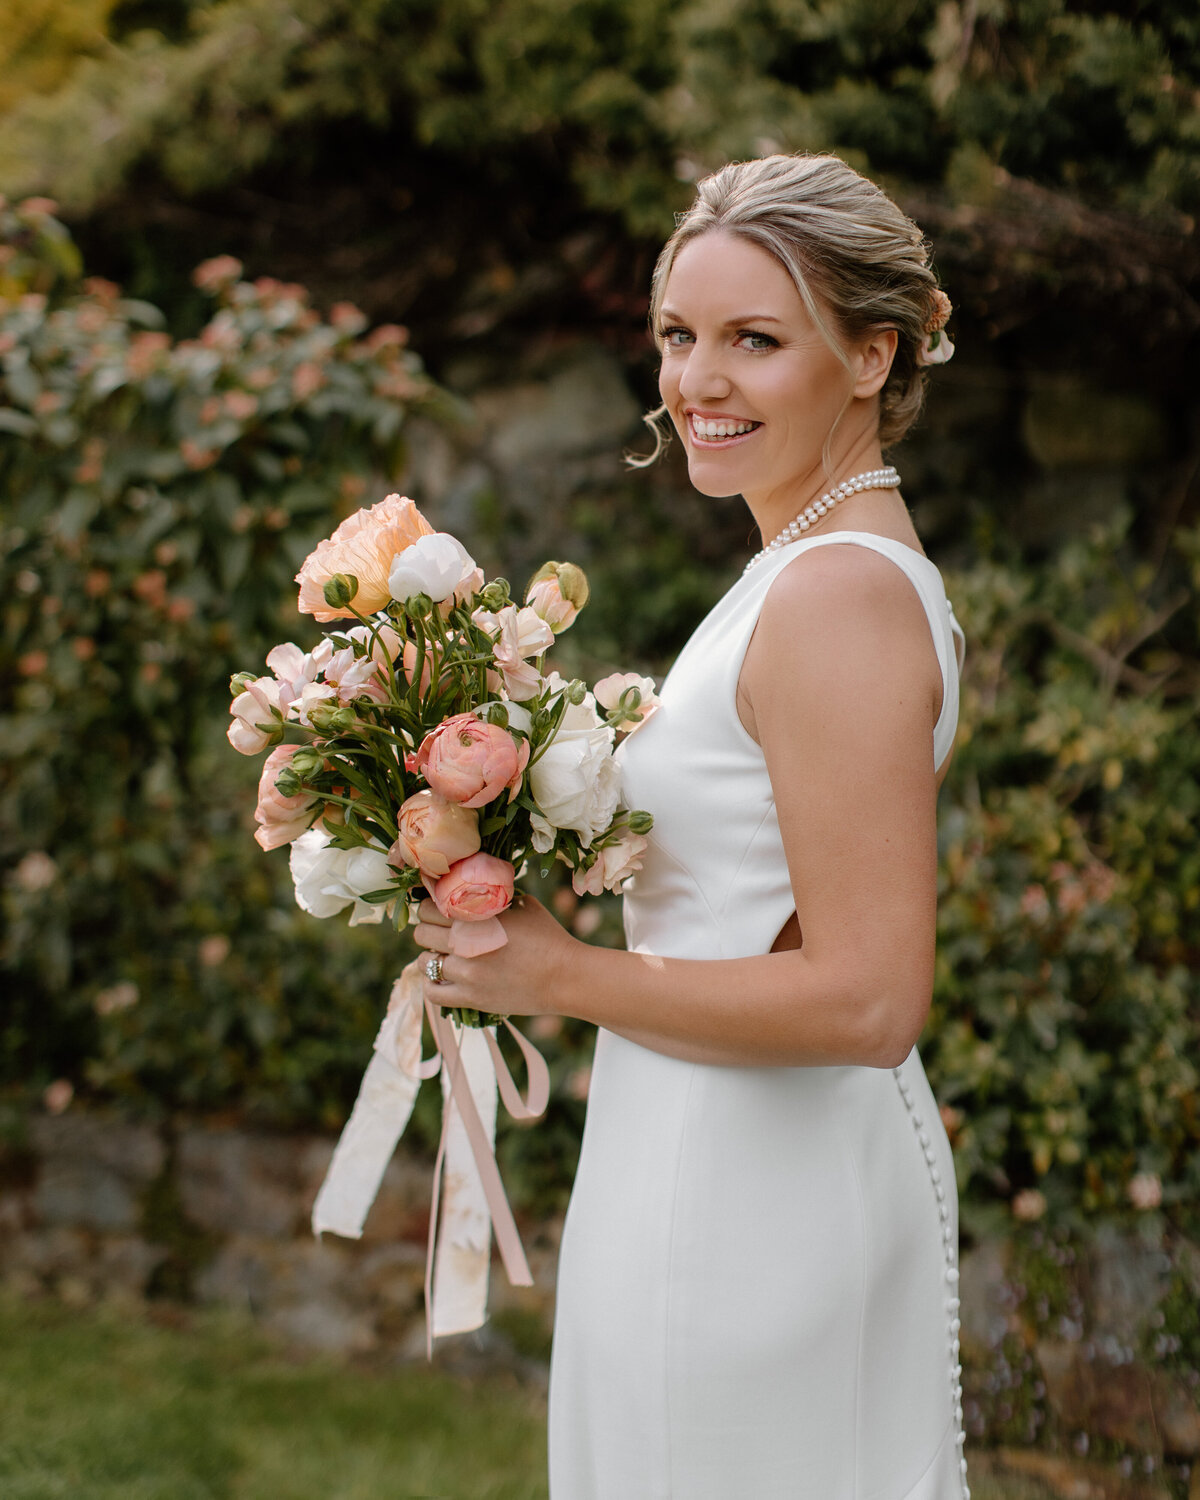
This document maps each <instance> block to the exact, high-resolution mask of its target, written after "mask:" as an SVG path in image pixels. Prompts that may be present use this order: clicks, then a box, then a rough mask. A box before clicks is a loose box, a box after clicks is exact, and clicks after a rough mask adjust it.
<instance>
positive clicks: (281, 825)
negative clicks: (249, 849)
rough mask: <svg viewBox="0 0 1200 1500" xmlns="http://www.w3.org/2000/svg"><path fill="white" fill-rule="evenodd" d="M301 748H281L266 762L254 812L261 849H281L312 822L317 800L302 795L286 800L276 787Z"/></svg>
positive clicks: (273, 752)
mask: <svg viewBox="0 0 1200 1500" xmlns="http://www.w3.org/2000/svg"><path fill="white" fill-rule="evenodd" d="M299 748H300V747H299V746H298V745H278V746H276V748H275V749H274V750H272V751H271V753H270V755H268V756H267V758H266V760H265V761H264V762H263V768H262V775H261V776H260V777H259V779H258V806H257V807H256V808H255V809H254V821H255V822H256V823H257V824H258V827H257V828H256V829H255V832H254V842H255V843H256V844H257V845H258V846H259V848H260V849H278V848H280V847H281V846H282V845H283V844H290V843H291V842H292V840H293V839H297V838H299V837H300V835H301V834H302V833H303V832H304V831H305V829H306V828H307V827H308V825H309V824H310V823H311V822H312V810H313V808H314V807H315V806H316V802H317V799H316V798H315V797H310V796H308V795H307V794H306V793H304V792H301V793H299V794H298V795H297V796H295V797H285V796H284V795H283V793H282V792H281V791H280V790H279V789H278V788H277V787H276V785H275V782H276V781H277V780H278V778H279V774H280V772H281V771H283V770H284V769H285V768H286V767H287V766H289V765H291V762H292V756H293V755H295V753H296V751H297V750H298V749H299Z"/></svg>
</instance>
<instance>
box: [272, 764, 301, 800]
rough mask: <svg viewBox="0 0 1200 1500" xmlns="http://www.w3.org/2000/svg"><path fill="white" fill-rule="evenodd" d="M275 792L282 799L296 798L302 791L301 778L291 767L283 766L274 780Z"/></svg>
mask: <svg viewBox="0 0 1200 1500" xmlns="http://www.w3.org/2000/svg"><path fill="white" fill-rule="evenodd" d="M275 790H276V791H277V792H278V793H279V794H280V796H282V797H298V796H299V795H300V793H301V792H302V791H303V790H304V781H303V778H302V777H300V776H298V775H297V774H296V772H295V771H294V770H293V768H292V767H291V766H284V768H283V770H282V771H280V773H279V775H278V776H276V778H275Z"/></svg>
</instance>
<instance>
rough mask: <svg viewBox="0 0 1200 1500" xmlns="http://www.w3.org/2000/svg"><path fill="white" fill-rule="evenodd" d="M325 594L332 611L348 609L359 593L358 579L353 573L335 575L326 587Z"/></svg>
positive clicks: (326, 601)
mask: <svg viewBox="0 0 1200 1500" xmlns="http://www.w3.org/2000/svg"><path fill="white" fill-rule="evenodd" d="M324 593H325V603H326V604H328V606H329V607H330V609H346V608H348V606H349V604H350V601H351V599H353V598H354V596H355V594H357V593H358V579H357V578H356V577H355V576H354V574H353V573H335V574H334V575H333V577H332V578H331V579H330V580H329V582H328V583H327V584H326V585H325V589H324Z"/></svg>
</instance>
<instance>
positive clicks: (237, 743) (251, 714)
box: [225, 677, 283, 755]
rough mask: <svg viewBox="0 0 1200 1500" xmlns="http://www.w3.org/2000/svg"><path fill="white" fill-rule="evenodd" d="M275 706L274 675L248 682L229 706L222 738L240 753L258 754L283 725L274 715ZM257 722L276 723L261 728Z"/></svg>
mask: <svg viewBox="0 0 1200 1500" xmlns="http://www.w3.org/2000/svg"><path fill="white" fill-rule="evenodd" d="M278 709H279V682H278V680H277V679H276V678H274V677H259V678H256V679H255V681H254V682H248V683H247V684H246V687H245V691H244V692H241V693H239V694H238V695H237V697H236V698H235V699H234V700H233V702H232V703H231V704H230V705H229V712H230V714H231V716H232V717H231V718H230V722H229V728H228V729H227V730H226V731H225V738H226V739H227V740H228V741H229V743H230V744H231V745H232V746H233V748H234V749H235V750H236V751H238V753H239V754H241V755H257V754H258V752H259V751H260V750H265V749H266V748H267V746H268V745H269V744H270V743H271V741H272V739H275V738H278V737H279V736H280V735H282V733H283V725H282V723H281V722H280V721H279V720H277V719H276V717H275V711H276V710H278ZM260 724H278V728H277V729H275V730H266V729H260V728H259V727H258V726H259V725H260Z"/></svg>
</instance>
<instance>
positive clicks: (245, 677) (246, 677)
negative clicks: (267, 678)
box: [229, 672, 258, 698]
mask: <svg viewBox="0 0 1200 1500" xmlns="http://www.w3.org/2000/svg"><path fill="white" fill-rule="evenodd" d="M257 680H258V679H257V678H256V677H255V675H254V673H253V672H235V673H234V674H233V676H232V677H231V678H230V679H229V696H230V697H231V698H240V697H241V695H242V694H243V693H244V692H245V691H246V685H247V683H251V682H257Z"/></svg>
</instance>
